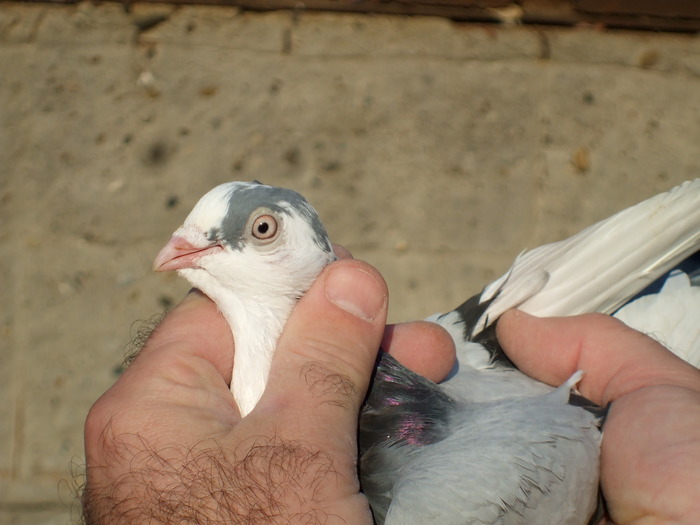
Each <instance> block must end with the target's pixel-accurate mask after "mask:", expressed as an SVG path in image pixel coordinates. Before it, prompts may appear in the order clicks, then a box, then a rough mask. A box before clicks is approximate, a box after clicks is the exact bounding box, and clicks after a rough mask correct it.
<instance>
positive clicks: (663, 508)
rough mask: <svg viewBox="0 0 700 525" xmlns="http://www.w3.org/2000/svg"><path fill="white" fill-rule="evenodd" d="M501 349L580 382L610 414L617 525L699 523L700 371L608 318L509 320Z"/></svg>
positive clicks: (608, 447)
mask: <svg viewBox="0 0 700 525" xmlns="http://www.w3.org/2000/svg"><path fill="white" fill-rule="evenodd" d="M497 335H498V339H499V342H500V343H501V346H502V347H503V348H504V350H505V351H506V353H507V354H508V356H509V357H510V358H511V359H512V360H513V361H514V362H515V364H516V365H517V366H518V367H519V368H520V369H521V370H522V371H523V372H525V373H526V374H528V375H531V376H532V377H535V378H537V379H539V380H541V381H544V382H546V383H549V384H552V385H560V384H561V383H563V382H564V381H565V380H566V379H567V378H568V377H570V376H571V375H572V374H573V373H574V372H575V371H576V370H583V371H584V372H585V375H584V376H583V379H582V381H581V382H580V383H579V385H578V388H579V390H580V391H581V393H582V394H583V395H584V396H585V397H587V398H588V399H590V400H592V401H594V402H596V403H598V404H600V405H602V406H605V405H607V404H608V403H611V402H612V405H611V407H610V411H609V413H608V416H607V419H606V422H605V426H604V432H603V443H602V449H601V486H602V488H603V494H604V496H605V499H606V501H607V507H608V514H609V519H610V520H611V521H609V523H610V522H612V523H615V524H617V525H628V524H630V525H631V524H639V525H641V524H645V525H647V524H649V525H651V524H661V523H679V524H680V523H687V524H697V523H700V371H698V370H697V369H696V368H694V367H693V366H691V365H688V364H687V363H685V362H684V361H682V360H681V359H679V358H677V357H676V356H674V355H673V354H672V353H671V352H669V351H668V350H667V349H665V348H664V347H663V346H661V345H660V344H658V343H657V342H656V341H654V340H652V339H651V338H649V337H647V336H645V335H643V334H641V333H640V332H637V331H635V330H632V329H631V328H628V327H627V326H625V325H624V324H623V323H621V322H620V321H617V320H616V319H613V318H611V317H608V316H605V315H601V314H589V315H582V316H576V317H567V318H537V317H533V316H530V315H527V314H525V313H523V312H519V311H515V310H513V311H509V312H507V313H505V314H504V315H503V316H501V318H500V320H499V323H498V327H497Z"/></svg>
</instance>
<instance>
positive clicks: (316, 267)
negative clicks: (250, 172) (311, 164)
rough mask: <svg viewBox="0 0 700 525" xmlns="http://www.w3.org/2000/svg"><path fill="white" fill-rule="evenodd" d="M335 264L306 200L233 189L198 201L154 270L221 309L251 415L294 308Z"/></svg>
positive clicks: (236, 384)
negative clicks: (176, 277)
mask: <svg viewBox="0 0 700 525" xmlns="http://www.w3.org/2000/svg"><path fill="white" fill-rule="evenodd" d="M335 258H336V257H335V254H334V252H333V248H332V245H331V242H330V240H329V239H328V235H327V234H326V230H325V229H324V227H323V225H322V224H321V221H320V219H319V218H318V214H317V213H316V211H315V210H314V209H313V208H312V207H311V205H310V204H309V203H308V202H307V201H306V200H305V199H304V197H302V196H301V195H299V194H298V193H296V192H294V191H292V190H288V189H284V188H278V187H274V186H267V185H264V184H260V183H257V182H253V183H248V182H230V183H226V184H221V185H220V186H217V187H216V188H214V189H212V190H211V191H209V192H208V193H207V194H206V195H204V196H203V197H202V198H201V199H200V200H199V202H198V203H197V204H196V205H195V207H194V208H193V209H192V211H191V212H190V214H189V215H188V217H187V218H186V219H185V222H184V223H183V225H182V226H181V227H180V228H178V229H177V230H176V231H175V233H174V234H173V237H172V238H171V239H170V242H168V244H167V245H166V246H165V247H164V248H163V249H162V250H161V251H160V253H159V254H158V256H157V257H156V260H155V262H154V269H155V270H157V271H167V270H177V272H178V273H179V274H180V275H181V276H183V277H184V278H186V279H187V280H188V281H189V282H190V283H191V284H193V285H194V286H195V287H197V288H199V289H200V290H201V291H202V292H204V293H205V294H207V295H208V296H209V297H210V298H211V299H212V300H213V301H214V302H216V303H217V305H218V307H219V309H220V310H221V312H222V313H223V314H224V316H225V317H226V319H227V321H228V322H229V325H230V326H231V329H232V332H233V337H234V341H235V347H236V348H235V361H236V366H235V367H234V377H233V381H232V386H231V388H232V390H233V392H234V397H236V400H237V402H238V404H239V408H241V412H242V413H244V412H245V413H247V411H249V409H252V407H253V406H254V405H255V403H256V402H257V399H258V398H259V396H260V394H262V390H264V386H265V383H266V381H267V373H268V371H269V362H270V361H271V359H272V353H273V352H274V347H275V345H276V343H277V339H278V337H279V334H280V333H281V331H282V328H283V327H284V324H285V322H286V320H287V318H288V317H289V314H290V313H291V310H292V308H293V307H294V304H295V303H296V301H297V300H298V299H299V298H300V297H301V296H302V295H303V294H304V292H306V290H308V289H309V287H310V286H311V284H312V283H313V282H314V280H315V279H316V277H318V275H319V273H320V272H321V270H322V269H323V267H324V266H325V265H326V264H328V263H329V262H331V261H333V260H335ZM239 376H240V377H239ZM237 390H239V391H238V392H237ZM243 415H244V414H243Z"/></svg>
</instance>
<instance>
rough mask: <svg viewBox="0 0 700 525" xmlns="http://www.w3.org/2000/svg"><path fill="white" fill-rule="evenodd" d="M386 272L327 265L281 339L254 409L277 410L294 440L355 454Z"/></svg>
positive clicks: (351, 264) (356, 264) (349, 263)
mask: <svg viewBox="0 0 700 525" xmlns="http://www.w3.org/2000/svg"><path fill="white" fill-rule="evenodd" d="M386 311H387V289H386V284H385V282H384V280H383V279H382V277H381V275H379V273H378V272H377V271H376V270H375V269H374V268H372V267H371V266H369V265H367V264H366V263H363V262H361V261H356V260H345V261H337V262H335V263H333V264H331V265H329V266H328V267H327V268H326V269H325V270H324V271H323V272H322V274H321V275H320V276H319V278H318V279H317V280H316V282H315V283H314V285H313V286H312V287H311V289H310V290H309V291H308V292H307V293H306V294H305V295H304V297H303V298H302V299H301V300H300V301H299V303H298V304H297V306H296V307H295V309H294V311H293V312H292V315H291V316H290V318H289V320H288V322H287V325H286V327H285V329H284V331H283V333H282V336H281V337H280V340H279V342H278V345H277V350H276V352H275V355H274V358H273V362H272V367H271V370H270V379H269V382H268V387H267V389H266V391H265V393H264V394H263V397H262V398H261V400H260V403H259V404H258V407H256V410H254V411H253V414H254V413H255V412H256V411H258V415H259V414H261V413H264V411H266V412H268V413H269V412H270V411H272V412H273V413H274V414H277V415H278V419H279V421H280V425H279V426H280V428H286V429H292V430H293V431H294V432H295V435H294V436H293V437H294V439H307V440H309V441H312V442H313V441H315V440H317V439H320V440H323V441H324V449H326V450H327V449H328V445H327V444H326V442H328V443H329V444H330V445H331V446H333V447H339V448H338V449H337V450H336V452H338V453H339V454H341V455H343V454H344V455H348V457H352V456H353V455H354V454H355V452H356V450H355V444H354V436H355V432H356V426H357V415H358V410H359V407H360V404H361V403H362V400H363V399H364V396H365V392H366V390H367V386H368V383H369V378H370V375H371V371H372V369H373V366H374V363H375V360H376V356H377V351H378V348H379V344H380V341H381V337H382V333H383V329H384V325H385V323H386Z"/></svg>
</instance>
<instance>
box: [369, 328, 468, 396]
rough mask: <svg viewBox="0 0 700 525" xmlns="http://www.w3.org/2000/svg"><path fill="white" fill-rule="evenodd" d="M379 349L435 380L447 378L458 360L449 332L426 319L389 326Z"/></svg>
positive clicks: (437, 381)
mask: <svg viewBox="0 0 700 525" xmlns="http://www.w3.org/2000/svg"><path fill="white" fill-rule="evenodd" d="M382 349H383V350H384V351H385V352H389V353H390V354H391V355H393V356H394V357H395V358H396V359H397V360H398V361H399V362H400V363H401V364H402V365H404V366H405V367H408V368H410V369H411V370H413V371H414V372H416V373H418V374H420V375H422V376H423V377H427V378H428V379H430V380H431V381H434V382H436V383H439V382H440V381H442V380H444V379H445V378H446V377H447V375H448V374H449V373H450V372H451V371H452V369H453V368H454V365H455V361H456V359H457V356H456V351H455V344H454V341H453V340H452V337H451V336H450V334H448V333H447V331H446V330H445V329H444V328H443V327H441V326H440V325H438V324H435V323H429V322H426V321H416V322H413V323H402V324H394V325H388V326H387V327H386V329H385V330H384V337H383V338H382Z"/></svg>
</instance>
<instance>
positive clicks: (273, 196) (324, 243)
mask: <svg viewBox="0 0 700 525" xmlns="http://www.w3.org/2000/svg"><path fill="white" fill-rule="evenodd" d="M258 208H268V209H269V210H271V211H273V212H275V213H278V214H280V215H291V214H292V213H293V212H296V213H298V214H299V215H300V216H301V217H302V218H303V219H304V220H306V221H307V222H308V223H309V225H310V226H311V230H312V231H313V234H314V242H315V243H316V244H317V245H318V246H319V247H320V248H321V249H322V250H324V251H327V252H330V251H332V247H331V244H330V241H329V239H328V234H327V233H326V229H325V228H324V227H323V224H321V220H320V219H319V217H318V214H317V213H316V211H315V210H314V209H313V208H312V207H311V205H310V204H309V203H308V202H307V201H306V199H304V197H302V196H301V195H300V194H299V193H297V192H295V191H293V190H289V189H286V188H278V187H275V186H266V185H264V184H260V183H259V182H254V183H238V184H236V185H235V186H234V187H233V188H232V189H231V192H230V196H229V203H228V211H227V212H226V215H225V216H224V218H223V219H222V221H221V226H220V227H217V228H212V229H210V230H209V231H208V232H207V237H208V238H209V239H210V240H219V241H223V242H225V243H226V244H228V245H229V246H230V247H231V248H234V249H236V250H242V249H243V245H244V243H245V227H246V225H247V224H248V219H249V218H250V215H251V213H253V212H254V211H255V210H257V209H258Z"/></svg>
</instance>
